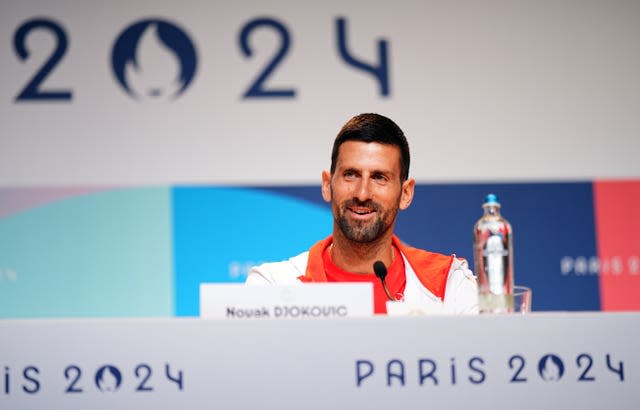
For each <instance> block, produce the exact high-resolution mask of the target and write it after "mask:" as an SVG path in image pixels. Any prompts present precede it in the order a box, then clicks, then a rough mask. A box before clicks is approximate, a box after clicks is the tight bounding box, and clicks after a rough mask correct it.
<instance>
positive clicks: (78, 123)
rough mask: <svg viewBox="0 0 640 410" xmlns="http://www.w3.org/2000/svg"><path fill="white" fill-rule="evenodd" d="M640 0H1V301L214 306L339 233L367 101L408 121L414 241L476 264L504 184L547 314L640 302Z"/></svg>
mask: <svg viewBox="0 0 640 410" xmlns="http://www.w3.org/2000/svg"><path fill="white" fill-rule="evenodd" d="M639 39H640V2H637V1H632V0H628V1H625V0H613V1H602V0H599V1H596V0H587V1H579V0H560V1H557V0H554V1H551V0H542V1H520V2H514V1H509V0H488V1H483V2H477V1H435V0H426V1H409V0H399V1H395V2H391V3H389V2H380V3H377V2H371V1H353V0H352V1H334V0H327V1H324V2H299V1H293V0H281V1H269V0H267V1H257V0H243V1H236V2H233V3H232V2H223V1H194V0H185V1H181V2H175V1H133V2H131V1H123V0H114V1H109V2H99V1H97V0H87V1H65V0H50V1H44V0H27V1H3V2H2V3H1V4H0V73H1V74H2V75H1V76H0V317H1V318H28V317H104V316H116V317H126V316H161V317H167V316H195V315H198V306H199V300H198V286H199V283H200V282H241V281H243V280H244V278H245V277H246V273H247V270H248V268H249V267H250V266H252V265H254V264H257V263H260V262H263V261H272V260H280V259H284V258H287V257H290V256H293V255H295V254H298V253H300V252H302V251H304V250H306V249H307V248H308V247H309V246H311V245H312V244H313V243H315V242H316V241H317V240H319V239H322V238H324V237H326V236H327V235H329V234H330V232H331V224H332V218H331V211H330V208H329V206H328V205H327V204H325V203H324V202H323V201H322V199H321V196H320V173H321V171H322V170H323V169H327V168H328V167H329V163H330V152H331V144H332V142H333V138H334V137H335V135H336V133H337V132H338V130H339V129H340V127H341V126H342V125H343V123H344V122H346V121H347V120H348V119H349V118H350V117H351V116H353V115H355V114H358V113H361V112H377V113H380V114H383V115H386V116H388V117H390V118H392V119H393V120H394V121H396V122H397V123H398V125H399V126H400V127H401V128H402V129H403V130H404V132H405V134H406V135H407V137H408V139H409V143H410V146H411V153H412V163H411V171H410V173H411V176H412V177H414V178H415V179H416V181H417V188H416V190H417V192H416V197H415V201H414V203H413V205H412V206H411V208H410V209H409V210H407V211H405V212H403V213H401V214H400V217H399V221H398V226H397V233H398V235H399V236H400V238H401V239H402V240H404V241H405V242H407V243H409V244H411V245H413V246H418V247H422V248H426V249H429V250H432V251H437V252H443V253H447V254H451V253H455V254H456V255H458V256H460V257H464V258H467V259H468V260H469V261H470V263H471V265H473V262H472V261H473V256H472V253H471V248H472V227H473V224H474V222H475V221H476V219H478V218H479V217H480V216H481V214H482V209H481V205H482V201H483V198H484V196H485V195H486V194H488V193H495V194H497V195H498V197H499V198H500V201H501V203H502V213H503V215H504V216H505V217H506V218H507V219H508V220H509V221H510V222H511V224H512V227H513V231H514V247H515V251H514V254H515V256H514V261H515V282H516V284H519V285H526V286H530V287H532V288H533V310H534V311H551V310H640V298H638V297H637V295H639V294H640V241H639V240H638V237H639V236H640V215H639V211H638V210H639V209H640V138H639V137H640V47H638V40H639Z"/></svg>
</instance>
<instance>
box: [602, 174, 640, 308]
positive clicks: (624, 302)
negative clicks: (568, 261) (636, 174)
mask: <svg viewBox="0 0 640 410" xmlns="http://www.w3.org/2000/svg"><path fill="white" fill-rule="evenodd" d="M593 194H594V206H595V214H596V215H595V222H596V224H595V225H596V242H597V248H598V257H599V260H600V305H601V309H602V310H616V311H620V310H640V181H597V182H595V183H594V186H593Z"/></svg>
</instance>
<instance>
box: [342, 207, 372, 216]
mask: <svg viewBox="0 0 640 410" xmlns="http://www.w3.org/2000/svg"><path fill="white" fill-rule="evenodd" d="M348 209H349V211H351V212H352V213H354V214H356V215H369V214H372V213H374V212H375V210H374V209H371V208H360V207H349V208H348Z"/></svg>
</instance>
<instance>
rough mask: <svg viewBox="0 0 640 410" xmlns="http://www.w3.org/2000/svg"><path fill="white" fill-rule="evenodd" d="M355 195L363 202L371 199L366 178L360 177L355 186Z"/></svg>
mask: <svg viewBox="0 0 640 410" xmlns="http://www.w3.org/2000/svg"><path fill="white" fill-rule="evenodd" d="M355 197H356V198H357V199H358V200H359V201H360V202H364V201H367V200H369V199H371V186H370V185H369V180H368V179H367V178H361V179H360V182H359V183H358V186H357V187H356V192H355Z"/></svg>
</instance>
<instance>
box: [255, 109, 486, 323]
mask: <svg viewBox="0 0 640 410" xmlns="http://www.w3.org/2000/svg"><path fill="white" fill-rule="evenodd" d="M409 162H410V154H409V144H408V142H407V139H406V137H405V135H404V133H403V131H402V130H401V129H400V127H399V126H398V125H397V124H396V123H395V122H393V121H392V120H391V119H389V118H387V117H385V116H382V115H379V114H360V115H356V116H355V117H353V118H351V119H350V120H349V121H347V123H346V124H345V125H344V126H343V127H342V129H341V130H340V132H339V133H338V135H337V136H336V138H335V141H334V143H333V149H332V153H331V168H330V171H327V170H325V171H323V172H322V197H323V199H324V200H325V201H327V202H330V203H331V209H332V212H333V234H332V235H331V236H329V237H328V238H326V239H323V240H321V241H319V242H317V243H316V244H315V245H313V246H312V247H311V249H309V250H308V251H306V252H303V253H301V254H300V255H297V256H294V257H292V258H289V259H288V260H286V261H282V262H273V263H265V264H262V265H260V266H256V267H253V268H252V269H251V270H250V272H249V275H248V277H247V284H249V285H289V284H294V283H309V282H371V283H372V284H373V293H374V311H375V313H377V314H384V313H386V312H387V309H386V302H387V301H388V300H395V301H405V302H407V303H411V304H414V305H419V306H421V308H422V310H423V311H424V312H426V313H434V314H439V313H440V314H447V313H448V314H465V313H477V311H478V290H477V285H476V280H475V277H474V276H473V273H472V272H471V270H469V268H468V264H467V262H466V261H465V260H463V259H459V258H456V257H455V255H451V256H447V255H442V254H439V253H433V252H428V251H426V250H422V249H417V248H413V247H410V246H408V245H406V244H404V243H402V242H401V241H400V239H398V237H397V236H395V235H394V226H395V222H396V218H397V216H398V211H399V210H405V209H407V208H408V207H409V205H411V201H412V200H413V194H414V187H415V180H414V179H413V178H409Z"/></svg>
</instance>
